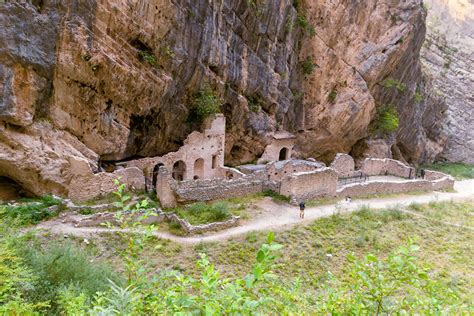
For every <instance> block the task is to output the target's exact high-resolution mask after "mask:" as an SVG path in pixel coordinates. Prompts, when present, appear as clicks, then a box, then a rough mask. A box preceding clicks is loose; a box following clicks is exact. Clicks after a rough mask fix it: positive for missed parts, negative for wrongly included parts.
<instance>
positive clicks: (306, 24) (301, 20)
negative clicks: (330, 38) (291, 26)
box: [296, 14, 316, 37]
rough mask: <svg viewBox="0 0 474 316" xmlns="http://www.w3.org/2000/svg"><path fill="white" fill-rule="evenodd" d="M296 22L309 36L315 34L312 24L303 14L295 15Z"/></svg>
mask: <svg viewBox="0 0 474 316" xmlns="http://www.w3.org/2000/svg"><path fill="white" fill-rule="evenodd" d="M296 22H297V23H298V25H299V26H300V27H301V28H302V29H303V30H305V31H306V32H307V33H308V34H309V36H311V37H313V36H315V35H316V30H315V28H314V26H312V25H311V24H310V23H309V21H308V20H307V19H306V17H305V16H304V15H303V14H298V15H297V17H296Z"/></svg>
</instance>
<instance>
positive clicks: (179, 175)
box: [172, 160, 186, 181]
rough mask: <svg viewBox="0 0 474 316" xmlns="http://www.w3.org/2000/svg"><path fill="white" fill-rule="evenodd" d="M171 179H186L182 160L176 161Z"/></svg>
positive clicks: (184, 165)
mask: <svg viewBox="0 0 474 316" xmlns="http://www.w3.org/2000/svg"><path fill="white" fill-rule="evenodd" d="M172 176H173V179H175V180H178V181H183V180H184V178H185V177H186V164H185V163H184V161H182V160H178V161H176V162H175V163H174V165H173V173H172Z"/></svg>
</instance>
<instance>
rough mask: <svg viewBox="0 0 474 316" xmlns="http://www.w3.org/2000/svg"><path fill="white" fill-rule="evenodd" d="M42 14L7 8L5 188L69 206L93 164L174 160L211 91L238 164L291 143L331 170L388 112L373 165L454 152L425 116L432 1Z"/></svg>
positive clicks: (43, 6)
mask: <svg viewBox="0 0 474 316" xmlns="http://www.w3.org/2000/svg"><path fill="white" fill-rule="evenodd" d="M30 2H31V3H26V2H18V1H14V2H10V1H9V2H6V3H1V4H0V131H1V134H0V176H6V177H9V178H11V179H13V180H14V181H16V182H17V183H18V184H20V185H22V186H24V187H25V189H27V190H28V191H31V192H33V193H36V194H41V193H51V192H52V193H57V194H67V192H68V188H69V185H70V182H71V178H72V177H73V176H74V172H72V170H73V169H74V166H75V165H78V164H79V165H82V163H83V162H87V163H88V164H89V165H90V167H91V169H92V170H94V171H99V170H100V166H99V161H101V160H102V161H117V160H122V159H132V158H133V157H136V156H154V155H163V154H165V153H167V152H170V151H175V150H177V149H178V148H179V147H180V146H181V145H182V142H183V140H184V139H185V138H186V136H187V135H188V134H189V133H190V132H192V131H193V130H196V129H199V128H200V126H199V124H196V123H190V121H189V119H188V118H189V114H190V108H191V107H192V98H193V95H194V93H195V92H196V91H197V90H198V89H199V88H201V87H203V86H209V87H210V88H211V89H213V90H214V91H215V93H217V94H218V95H219V97H220V98H221V100H222V102H221V104H222V106H221V111H222V112H223V113H224V115H225V116H226V121H227V125H226V126H227V130H226V132H227V133H226V148H225V159H226V163H227V164H241V163H246V162H250V161H254V160H256V159H257V158H259V156H260V155H261V154H262V153H263V151H264V148H265V146H266V145H267V144H268V143H269V142H271V140H272V137H271V135H273V134H274V133H275V132H276V131H282V130H284V131H288V132H291V133H293V134H294V135H295V136H296V146H295V148H294V149H295V150H294V153H295V155H296V156H300V157H315V158H319V159H323V160H325V161H330V160H331V159H332V158H333V157H334V155H335V154H336V153H337V152H346V153H347V152H351V151H353V152H358V151H357V150H355V149H354V148H355V147H360V148H364V146H358V145H356V144H361V143H366V144H380V139H379V140H377V141H373V140H372V139H371V137H372V136H371V135H370V133H369V128H368V127H369V125H370V123H371V121H373V119H374V116H375V113H376V111H377V108H378V107H380V106H382V105H384V104H393V105H394V106H395V107H396V108H397V110H398V112H399V114H400V128H399V130H398V131H397V132H396V133H393V134H392V135H389V136H387V137H385V138H383V139H382V140H383V141H384V142H385V143H386V144H384V145H383V146H378V147H377V148H383V149H384V150H383V151H382V150H375V149H373V150H372V151H376V152H380V153H382V152H383V153H386V154H387V155H388V156H393V155H394V152H396V153H397V155H398V156H400V157H401V158H405V159H406V160H407V161H410V162H417V161H426V160H430V159H432V158H433V157H434V156H436V153H437V152H439V151H440V150H441V149H440V148H442V141H443V139H444V138H443V137H444V136H443V135H444V134H442V133H438V132H436V131H437V130H442V129H439V128H437V125H436V122H442V120H441V119H439V120H437V119H434V118H436V117H440V115H441V116H442V111H440V107H438V106H435V104H436V103H429V102H425V101H424V102H421V103H416V102H414V96H415V92H416V91H417V89H418V88H420V89H421V88H422V86H423V81H422V76H421V68H420V63H419V51H420V48H421V45H422V43H423V40H424V35H425V24H424V21H425V18H426V12H425V10H424V9H423V6H422V1H421V0H406V1H393V0H378V1H376V0H367V1H322V0H306V1H299V2H298V3H299V8H298V9H297V8H296V7H295V2H294V1H292V0H291V1H290V0H277V1H263V0H262V1H248V0H221V1H196V0H175V1H170V0H146V1H145V0H138V1H126V0H114V1H96V0H84V1H83V0H81V1H79V0H67V1H59V2H58V1H52V0H51V1H49V0H46V1H30ZM302 16H304V17H305V20H306V21H302ZM305 24H309V25H312V26H313V27H314V31H311V30H310V29H309V28H308V26H305ZM306 60H308V61H309V62H311V65H312V67H310V68H312V71H309V72H308V71H306V70H305V67H304V66H305V64H304V61H306ZM306 68H307V67H306ZM387 78H396V79H398V80H400V81H401V82H403V84H404V85H405V86H406V90H405V91H404V92H403V93H399V92H397V91H396V89H386V88H384V87H383V86H382V82H383V81H384V80H386V79H387ZM427 99H428V98H427ZM442 131H444V130H442ZM372 147H373V146H372ZM356 149H357V148H356ZM385 149H386V150H385ZM369 152H370V151H369ZM363 154H364V152H363V150H362V152H361V155H363ZM401 158H400V159H401Z"/></svg>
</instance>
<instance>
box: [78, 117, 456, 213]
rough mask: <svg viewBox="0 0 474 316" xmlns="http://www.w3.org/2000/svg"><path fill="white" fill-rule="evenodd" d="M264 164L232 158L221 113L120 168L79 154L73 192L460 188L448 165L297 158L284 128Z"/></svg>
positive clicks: (191, 195)
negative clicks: (170, 145) (100, 168)
mask: <svg viewBox="0 0 474 316" xmlns="http://www.w3.org/2000/svg"><path fill="white" fill-rule="evenodd" d="M271 139H272V140H271V141H270V143H269V144H268V145H267V146H266V148H265V150H264V152H263V154H262V156H261V158H260V159H259V160H258V162H257V164H254V165H242V166H238V167H237V168H230V167H226V166H224V146H225V117H224V116H223V115H222V114H217V115H215V116H213V117H211V118H208V119H207V120H206V121H205V122H204V130H203V132H198V131H195V132H193V133H191V134H190V135H189V136H188V137H187V139H186V140H185V142H184V145H183V146H182V147H181V148H180V149H179V150H178V151H176V152H170V153H168V154H166V155H164V156H159V157H147V158H143V159H136V160H131V161H127V162H122V163H119V164H117V166H116V167H117V168H118V169H117V170H115V171H114V172H111V173H108V172H100V173H96V174H94V173H92V171H91V170H90V167H89V165H87V164H81V163H80V162H77V166H76V167H75V168H74V169H75V170H76V171H78V173H77V175H76V176H75V177H74V181H72V184H71V188H70V192H69V197H70V198H73V199H77V200H85V199H90V198H94V197H96V196H98V195H101V194H105V193H110V192H113V191H114V190H115V185H114V183H113V180H114V179H116V178H118V177H120V178H121V181H122V182H123V183H125V184H126V185H127V186H128V187H129V188H130V189H135V190H147V191H155V192H156V195H157V197H158V199H159V200H160V202H161V205H162V206H163V207H175V206H176V205H178V204H179V203H189V202H197V201H210V200H218V199H223V198H229V197H237V196H245V195H249V194H254V193H258V192H262V191H265V190H272V191H274V192H276V193H279V194H282V195H284V196H287V197H289V198H290V200H291V201H292V202H293V203H298V202H299V201H301V200H306V199H314V198H319V197H337V196H357V195H366V194H372V193H382V192H383V193H400V192H408V191H430V190H439V189H448V188H452V187H453V185H454V180H453V179H452V178H451V177H450V176H448V175H445V174H443V173H440V172H434V171H426V175H425V177H424V179H420V178H417V177H416V170H415V169H414V168H412V167H410V166H408V165H406V164H404V163H402V162H400V161H397V160H393V159H376V158H366V159H365V160H364V161H363V162H362V164H361V167H360V168H359V169H356V168H355V163H354V159H353V158H352V157H351V156H349V155H347V154H342V153H340V154H337V155H336V157H335V159H334V161H333V162H332V163H331V164H330V165H329V166H326V165H325V164H324V163H322V162H318V161H315V160H314V159H313V160H300V159H292V158H291V155H292V150H293V147H294V141H295V137H294V136H293V135H292V134H290V133H288V132H285V131H278V132H275V134H274V135H273V136H272V137H271Z"/></svg>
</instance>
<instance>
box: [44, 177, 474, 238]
mask: <svg viewBox="0 0 474 316" xmlns="http://www.w3.org/2000/svg"><path fill="white" fill-rule="evenodd" d="M454 189H455V191H456V192H436V191H435V192H429V193H426V194H421V195H409V194H404V195H400V196H396V197H389V198H373V199H356V198H354V199H353V200H352V202H351V203H349V204H345V203H340V202H339V203H337V204H329V205H324V206H317V207H307V208H306V210H305V218H304V219H300V218H299V210H298V208H297V207H295V206H292V205H289V204H279V203H276V202H274V201H273V200H272V199H271V198H264V199H263V200H261V201H259V202H258V203H256V206H257V207H258V208H259V209H261V210H263V211H261V212H260V214H259V215H257V216H256V217H255V218H253V219H251V220H249V221H246V222H243V223H242V224H241V225H240V226H237V227H233V228H229V229H225V230H221V231H218V232H210V233H206V234H202V235H198V236H185V237H180V236H175V235H172V234H170V233H167V232H160V231H156V232H155V233H154V235H155V236H157V237H159V238H162V239H169V240H171V241H174V242H178V243H183V244H196V243H200V242H212V241H220V240H225V239H229V238H232V237H236V236H240V235H243V234H246V233H248V232H251V231H265V230H284V229H288V228H290V227H292V226H293V225H302V224H308V223H311V222H312V221H314V220H315V219H318V218H321V217H327V216H331V215H333V214H334V213H335V212H339V213H347V212H353V211H355V210H357V209H359V208H360V207H362V206H368V207H370V208H374V209H389V208H393V207H397V208H398V209H400V210H403V209H404V208H406V207H407V206H408V205H409V204H411V203H429V202H432V201H435V202H437V201H449V200H465V199H470V198H474V179H472V180H463V181H456V183H455V185H454ZM250 211H252V210H250ZM403 211H404V212H406V213H410V214H412V215H415V216H419V217H423V218H427V217H425V216H423V215H420V214H417V213H414V212H410V211H406V210H403ZM442 223H443V224H445V225H451V226H455V227H461V228H465V229H469V230H474V228H473V227H466V226H462V225H458V224H452V223H446V222H442ZM36 228H38V229H45V230H49V231H51V233H55V234H67V235H68V234H70V235H74V236H80V237H86V236H92V235H94V234H96V233H101V232H117V231H120V229H118V228H112V229H109V228H102V227H74V226H73V225H71V224H67V223H62V222H61V221H59V220H57V219H56V220H51V221H47V222H43V223H41V224H39V225H38V226H36ZM122 231H124V230H122Z"/></svg>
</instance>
